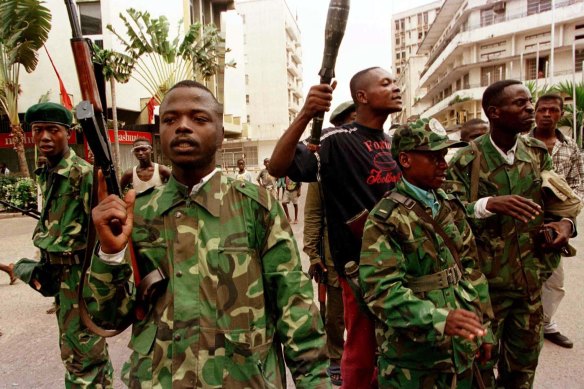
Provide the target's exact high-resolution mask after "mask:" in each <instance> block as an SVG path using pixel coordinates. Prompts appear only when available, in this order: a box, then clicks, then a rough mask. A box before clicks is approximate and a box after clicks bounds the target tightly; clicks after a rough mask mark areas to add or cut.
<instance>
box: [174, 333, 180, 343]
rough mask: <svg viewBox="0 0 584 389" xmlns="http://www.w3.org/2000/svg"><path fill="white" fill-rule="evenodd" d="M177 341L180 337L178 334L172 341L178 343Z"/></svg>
mask: <svg viewBox="0 0 584 389" xmlns="http://www.w3.org/2000/svg"><path fill="white" fill-rule="evenodd" d="M179 340H180V335H179V334H176V335H175V336H174V341H175V342H178V341H179Z"/></svg>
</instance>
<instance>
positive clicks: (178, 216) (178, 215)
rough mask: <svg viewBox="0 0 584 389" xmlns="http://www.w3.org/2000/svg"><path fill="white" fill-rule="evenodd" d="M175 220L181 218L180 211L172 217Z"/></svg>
mask: <svg viewBox="0 0 584 389" xmlns="http://www.w3.org/2000/svg"><path fill="white" fill-rule="evenodd" d="M174 216H175V217H176V218H177V219H179V218H180V217H181V216H182V213H180V211H177V213H176V214H175V215H174Z"/></svg>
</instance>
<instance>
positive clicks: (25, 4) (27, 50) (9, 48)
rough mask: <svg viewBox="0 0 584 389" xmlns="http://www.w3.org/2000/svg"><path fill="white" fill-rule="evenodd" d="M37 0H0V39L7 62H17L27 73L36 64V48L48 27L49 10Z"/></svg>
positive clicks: (47, 32)
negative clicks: (0, 0)
mask: <svg viewBox="0 0 584 389" xmlns="http://www.w3.org/2000/svg"><path fill="white" fill-rule="evenodd" d="M42 4H43V2H41V1H38V0H2V2H0V42H2V44H3V50H5V53H6V60H7V61H8V64H10V65H12V64H21V65H22V66H24V69H25V70H26V71H27V72H28V73H30V72H32V71H33V70H34V69H35V68H36V66H37V64H38V54H37V51H38V50H39V49H40V48H41V47H43V45H44V44H45V42H46V40H47V38H48V37H49V31H50V30H51V12H50V11H49V9H48V8H46V7H45V6H43V5H42Z"/></svg>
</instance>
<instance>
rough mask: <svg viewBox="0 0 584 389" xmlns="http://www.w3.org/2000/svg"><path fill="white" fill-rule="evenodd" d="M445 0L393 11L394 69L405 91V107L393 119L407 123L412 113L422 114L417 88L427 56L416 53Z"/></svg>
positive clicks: (394, 121)
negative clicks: (419, 110) (415, 105)
mask: <svg viewBox="0 0 584 389" xmlns="http://www.w3.org/2000/svg"><path fill="white" fill-rule="evenodd" d="M442 2H443V0H439V1H434V2H432V3H429V4H426V5H424V6H421V7H418V8H414V9H410V10H407V11H404V12H400V13H397V14H395V15H393V17H392V22H391V37H392V40H393V41H392V46H391V47H392V55H391V57H392V59H393V71H394V72H395V76H396V77H397V83H398V85H399V87H400V89H401V91H402V101H403V109H402V111H401V112H399V113H396V114H394V115H392V121H393V123H396V122H398V123H399V122H401V123H404V122H405V121H406V120H407V119H408V118H409V117H411V116H413V115H417V114H419V112H415V111H414V110H413V107H414V103H415V101H414V99H415V97H416V96H415V95H414V92H415V91H417V90H418V87H419V80H420V73H421V72H422V70H423V68H424V65H425V63H426V59H427V56H426V55H419V54H417V52H418V48H419V47H420V44H421V43H422V41H423V40H424V38H425V37H426V33H427V32H428V30H429V29H430V26H431V25H432V22H433V21H434V19H435V18H436V15H437V14H438V11H439V10H440V5H441V4H442Z"/></svg>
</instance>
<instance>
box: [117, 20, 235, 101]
mask: <svg viewBox="0 0 584 389" xmlns="http://www.w3.org/2000/svg"><path fill="white" fill-rule="evenodd" d="M120 19H122V21H123V23H124V26H125V27H126V31H125V34H121V33H119V32H117V31H115V30H114V29H113V27H112V26H111V25H108V26H107V29H108V30H110V31H111V32H112V33H113V34H114V35H116V37H117V38H118V39H119V40H120V42H121V43H122V45H123V46H124V51H125V52H126V53H127V54H128V55H129V56H130V57H131V58H132V60H133V61H134V62H133V65H132V66H133V67H132V77H133V78H134V79H135V80H137V81H138V82H139V83H140V84H142V86H144V87H145V88H146V89H147V90H148V92H150V93H151V94H152V96H154V97H155V98H156V99H157V100H158V102H159V103H160V102H161V101H162V98H163V97H164V95H165V94H166V92H167V91H168V89H170V87H172V86H173V85H174V84H175V83H177V82H179V81H181V80H185V79H197V78H202V79H208V78H209V77H211V76H212V75H214V74H216V73H217V71H218V70H219V69H220V68H221V67H222V66H235V64H234V63H228V64H225V65H223V64H222V59H223V58H224V55H225V52H227V51H228V50H226V49H224V48H223V43H224V39H223V38H222V37H221V35H220V32H219V30H218V29H217V28H216V27H215V26H213V25H202V24H201V23H193V24H191V25H190V26H189V29H188V31H186V33H183V32H182V29H181V26H182V22H180V23H179V26H178V27H179V28H178V34H177V35H176V36H175V37H174V38H171V37H170V33H169V32H170V23H169V22H168V19H167V18H166V17H165V16H160V17H159V18H152V17H151V16H150V13H148V12H146V11H138V10H135V9H133V8H130V9H128V10H127V11H126V13H125V14H124V13H121V14H120Z"/></svg>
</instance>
